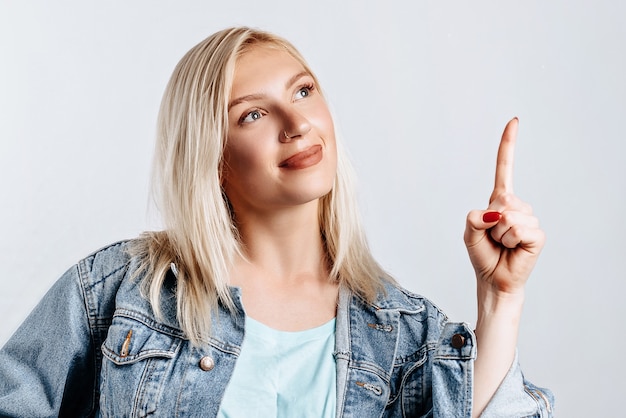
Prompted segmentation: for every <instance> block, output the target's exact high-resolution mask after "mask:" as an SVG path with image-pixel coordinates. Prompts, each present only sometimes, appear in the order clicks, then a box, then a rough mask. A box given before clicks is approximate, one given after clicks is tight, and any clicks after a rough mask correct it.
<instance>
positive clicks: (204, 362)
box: [200, 356, 215, 372]
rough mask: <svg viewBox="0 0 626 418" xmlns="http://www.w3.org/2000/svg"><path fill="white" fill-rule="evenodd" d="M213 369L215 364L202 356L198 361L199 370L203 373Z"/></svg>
mask: <svg viewBox="0 0 626 418" xmlns="http://www.w3.org/2000/svg"><path fill="white" fill-rule="evenodd" d="M213 367H215V362H214V361H213V359H212V358H211V357H209V356H204V357H202V358H201V359H200V368H201V369H202V370H204V371H205V372H208V371H209V370H213Z"/></svg>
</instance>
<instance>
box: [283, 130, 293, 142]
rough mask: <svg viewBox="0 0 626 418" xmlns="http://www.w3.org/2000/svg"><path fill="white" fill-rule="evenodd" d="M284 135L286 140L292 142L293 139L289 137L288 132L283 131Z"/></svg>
mask: <svg viewBox="0 0 626 418" xmlns="http://www.w3.org/2000/svg"><path fill="white" fill-rule="evenodd" d="M283 135H285V139H286V140H290V139H291V137H290V136H289V135H287V131H283Z"/></svg>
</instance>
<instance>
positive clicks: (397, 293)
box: [374, 282, 448, 322]
mask: <svg viewBox="0 0 626 418" xmlns="http://www.w3.org/2000/svg"><path fill="white" fill-rule="evenodd" d="M374 306H375V307H376V308H377V309H385V310H398V311H400V313H418V312H420V313H424V314H426V315H428V316H432V317H436V318H438V319H440V320H441V321H444V322H445V321H447V320H448V318H447V316H446V314H445V313H444V312H443V311H442V310H441V309H439V307H438V306H437V305H435V304H434V303H433V302H432V301H431V300H430V299H428V298H426V297H424V296H422V295H419V294H417V293H414V292H412V291H410V290H408V289H406V288H404V287H402V286H400V285H399V284H397V283H394V282H387V283H385V287H384V291H383V292H381V293H379V295H378V297H377V298H376V300H375V301H374Z"/></svg>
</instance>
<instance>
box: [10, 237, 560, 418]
mask: <svg viewBox="0 0 626 418" xmlns="http://www.w3.org/2000/svg"><path fill="white" fill-rule="evenodd" d="M127 245H128V243H127V242H121V243H117V244H113V245H111V246H109V247H106V248H104V249H101V250H100V251H98V252H96V253H94V254H92V255H91V256H89V257H87V258H85V259H84V260H81V261H80V262H79V263H78V264H76V265H75V266H74V267H72V268H71V269H70V270H68V271H67V272H66V273H65V274H64V275H63V276H62V277H61V279H60V280H59V281H58V282H57V283H56V284H55V285H54V286H53V287H52V288H51V289H50V291H49V292H48V294H47V295H46V296H45V297H44V298H43V300H42V301H41V302H40V303H39V305H38V306H37V307H36V308H35V309H34V310H33V312H32V313H31V315H30V316H29V317H28V318H27V319H26V321H25V322H24V324H23V325H22V326H21V327H20V328H19V329H18V330H17V332H16V333H15V334H14V335H13V337H12V338H11V339H10V340H9V341H8V343H7V344H6V345H5V346H4V347H3V348H2V350H1V351H0V416H15V417H52V416H103V417H127V416H128V417H130V416H132V417H144V416H147V415H154V416H167V417H172V416H185V417H192V416H193V417H196V416H205V417H215V416H216V414H217V411H218V408H219V404H220V400H221V399H222V395H223V393H224V389H225V387H226V384H227V383H228V381H229V379H230V376H231V374H232V372H233V369H234V366H235V362H236V361H237V356H238V354H239V352H240V347H241V342H242V340H243V338H244V318H245V316H244V314H243V307H242V305H241V299H240V294H239V289H237V288H233V289H232V292H233V296H234V299H235V301H236V304H237V307H238V309H239V312H240V313H239V314H238V315H231V314H229V313H228V312H227V311H226V310H223V309H220V310H219V312H218V314H217V315H216V316H215V319H214V322H213V333H212V335H213V336H212V338H211V340H210V341H209V342H208V344H206V345H204V346H202V347H194V346H192V345H191V344H190V342H189V341H188V340H187V339H186V338H185V335H184V334H183V332H182V331H181V329H180V327H179V326H178V322H177V320H176V302H175V293H174V292H175V283H176V278H175V276H174V274H173V273H171V274H170V275H169V276H168V280H166V283H165V286H164V288H163V295H162V296H163V298H162V299H163V306H162V309H163V313H164V318H163V319H162V320H157V319H156V318H155V316H154V314H153V312H152V309H151V307H150V304H149V303H148V301H147V300H146V299H145V298H144V297H142V295H141V293H140V286H139V282H140V279H141V278H133V273H134V272H135V271H136V269H137V265H138V263H137V260H134V259H132V258H131V257H130V256H129V255H128V254H127V252H126V247H127ZM335 345H336V350H335V358H336V362H337V417H342V418H357V417H358V418H368V417H469V416H470V415H471V409H472V376H473V361H474V358H475V356H476V344H475V336H474V334H473V332H472V330H471V329H469V328H468V326H467V325H466V324H460V323H452V322H449V321H448V320H447V318H446V316H445V315H444V314H443V313H442V312H441V311H439V310H438V309H437V308H436V307H435V306H434V305H433V304H432V303H431V302H429V301H428V300H427V299H424V298H422V297H420V296H418V295H414V294H411V293H409V292H407V291H406V290H403V289H401V288H399V287H396V286H394V285H389V286H388V288H387V294H386V295H385V296H381V297H379V299H378V300H377V301H376V302H375V303H374V304H371V305H369V304H364V303H363V302H362V301H361V300H360V299H359V298H357V297H355V296H354V295H352V294H351V293H350V292H349V291H347V290H345V289H343V290H341V292H340V300H339V307H338V311H337V320H336V343H335ZM296 414H297V413H296ZM483 416H485V417H549V416H552V394H551V393H550V392H549V391H547V390H545V389H540V388H537V387H535V386H534V385H532V384H530V383H528V382H526V381H525V380H524V379H523V377H522V374H521V371H520V369H519V367H518V365H517V360H516V361H515V362H514V364H513V366H512V367H511V369H510V371H509V373H508V374H507V376H506V378H505V379H504V381H503V382H502V384H501V386H500V388H499V389H498V391H497V392H496V394H495V395H494V397H493V398H492V400H491V402H490V404H489V405H488V407H487V409H486V410H485V411H484V413H483Z"/></svg>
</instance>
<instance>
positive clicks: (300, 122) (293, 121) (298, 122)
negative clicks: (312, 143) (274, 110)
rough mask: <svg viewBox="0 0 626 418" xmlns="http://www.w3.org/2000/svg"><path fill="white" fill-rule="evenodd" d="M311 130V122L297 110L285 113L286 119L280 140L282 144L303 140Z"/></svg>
mask: <svg viewBox="0 0 626 418" xmlns="http://www.w3.org/2000/svg"><path fill="white" fill-rule="evenodd" d="M310 130H311V124H310V123H309V120H308V119H307V118H306V117H305V116H304V115H302V114H301V113H300V112H298V111H297V110H290V111H288V112H285V119H284V125H283V129H282V131H281V132H280V133H279V135H278V138H279V140H280V142H290V141H293V140H295V139H301V138H302V137H303V136H304V135H306V134H307V133H309V131H310Z"/></svg>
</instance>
